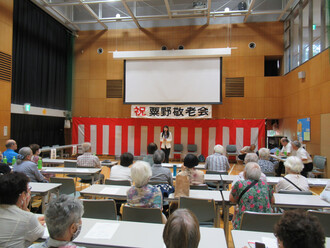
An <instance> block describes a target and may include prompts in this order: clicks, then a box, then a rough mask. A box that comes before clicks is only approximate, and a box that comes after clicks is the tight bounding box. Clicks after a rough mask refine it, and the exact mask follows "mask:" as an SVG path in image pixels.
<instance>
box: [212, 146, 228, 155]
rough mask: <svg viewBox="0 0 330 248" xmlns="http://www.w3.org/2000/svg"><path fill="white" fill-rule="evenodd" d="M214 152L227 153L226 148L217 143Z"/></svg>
mask: <svg viewBox="0 0 330 248" xmlns="http://www.w3.org/2000/svg"><path fill="white" fill-rule="evenodd" d="M214 152H215V153H220V154H221V155H224V154H225V149H224V148H223V146H222V145H216V146H215V147H214Z"/></svg>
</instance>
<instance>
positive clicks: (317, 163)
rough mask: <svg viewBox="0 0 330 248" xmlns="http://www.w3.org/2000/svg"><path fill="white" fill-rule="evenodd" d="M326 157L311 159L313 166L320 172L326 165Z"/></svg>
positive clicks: (317, 156) (316, 156)
mask: <svg viewBox="0 0 330 248" xmlns="http://www.w3.org/2000/svg"><path fill="white" fill-rule="evenodd" d="M326 161H327V159H326V157H323V156H319V155H315V156H314V157H313V165H314V166H315V167H316V168H317V169H320V170H323V169H324V167H325V164H326Z"/></svg>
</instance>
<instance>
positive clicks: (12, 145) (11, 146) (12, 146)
mask: <svg viewBox="0 0 330 248" xmlns="http://www.w3.org/2000/svg"><path fill="white" fill-rule="evenodd" d="M6 148H7V150H6V151H4V152H3V154H2V158H4V157H6V158H7V163H8V164H11V163H12V161H13V157H15V158H16V159H17V155H18V153H17V152H15V150H17V144H16V141H15V140H13V139H9V140H7V141H6Z"/></svg>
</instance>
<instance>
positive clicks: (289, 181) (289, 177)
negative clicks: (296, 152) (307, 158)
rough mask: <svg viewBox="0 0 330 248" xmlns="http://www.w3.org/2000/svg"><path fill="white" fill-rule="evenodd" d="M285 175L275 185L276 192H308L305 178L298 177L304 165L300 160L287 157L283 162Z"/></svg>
mask: <svg viewBox="0 0 330 248" xmlns="http://www.w3.org/2000/svg"><path fill="white" fill-rule="evenodd" d="M284 166H285V172H286V175H285V177H283V178H282V179H281V180H280V181H279V182H278V184H277V185H276V192H279V191H280V190H289V191H308V190H309V186H308V181H307V178H306V177H304V176H302V175H300V172H301V171H302V170H303V168H304V165H303V163H302V162H301V159H300V158H298V157H295V156H291V157H288V159H287V160H286V161H285V162H284Z"/></svg>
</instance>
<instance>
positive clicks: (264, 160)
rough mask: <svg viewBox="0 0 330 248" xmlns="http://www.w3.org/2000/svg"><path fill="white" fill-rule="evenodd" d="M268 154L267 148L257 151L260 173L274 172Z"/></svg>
mask: <svg viewBox="0 0 330 248" xmlns="http://www.w3.org/2000/svg"><path fill="white" fill-rule="evenodd" d="M269 156H270V152H269V149H267V148H261V149H260V150H259V160H258V165H259V166H260V168H261V171H262V172H264V173H270V172H274V164H273V163H272V162H271V161H270V160H269Z"/></svg>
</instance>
